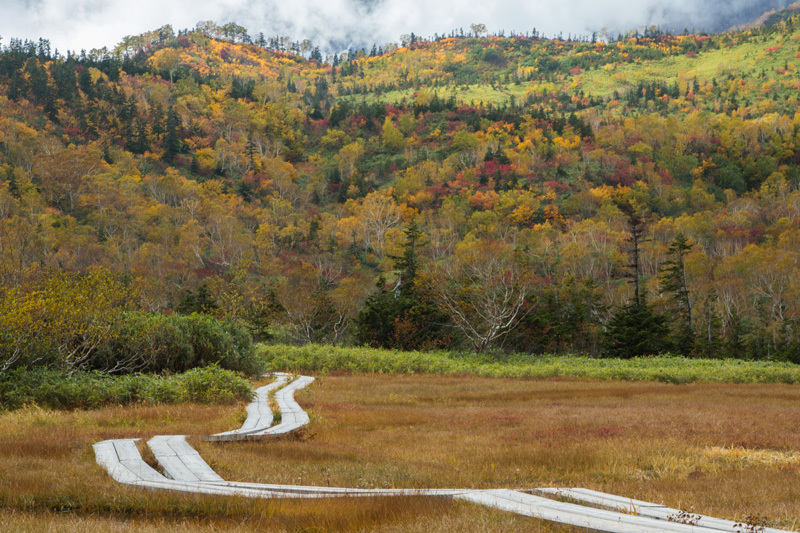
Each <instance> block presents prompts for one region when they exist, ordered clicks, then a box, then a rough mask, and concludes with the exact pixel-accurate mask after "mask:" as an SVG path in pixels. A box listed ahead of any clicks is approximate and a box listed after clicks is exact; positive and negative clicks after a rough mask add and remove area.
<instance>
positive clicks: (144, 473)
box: [93, 373, 788, 533]
mask: <svg viewBox="0 0 800 533" xmlns="http://www.w3.org/2000/svg"><path fill="white" fill-rule="evenodd" d="M313 381H314V378H312V377H308V376H300V377H298V378H296V379H292V376H290V375H288V374H282V373H280V374H275V381H273V382H272V383H270V384H269V385H267V386H265V387H261V388H259V389H257V390H256V391H255V392H256V395H255V398H254V400H253V402H252V403H250V405H248V407H247V420H245V422H244V424H243V425H242V427H241V428H239V429H236V430H232V431H226V432H224V433H218V434H216V435H208V436H205V437H203V438H205V439H208V440H213V441H237V440H249V439H264V438H270V437H276V436H279V435H286V434H288V433H291V432H293V431H297V430H299V429H300V428H302V427H303V426H304V425H306V424H308V422H309V418H308V414H307V413H306V412H305V411H303V409H302V408H301V407H300V405H299V404H298V403H297V402H296V401H295V399H294V393H295V392H296V391H297V390H299V389H302V388H304V387H307V386H308V385H309V384H311V383H312V382H313ZM273 392H274V399H275V403H276V404H277V405H278V408H279V409H280V417H281V420H280V423H278V424H276V425H272V424H273V421H274V417H273V413H272V410H271V409H270V405H269V404H270V401H269V396H270V394H271V393H273ZM137 440H138V439H116V440H106V441H102V442H98V443H96V444H94V445H93V447H94V452H95V456H96V458H97V463H98V464H99V465H101V466H102V467H103V468H105V469H106V471H108V473H109V474H110V475H111V477H112V478H113V479H114V480H115V481H117V482H118V483H122V484H125V485H133V486H137V487H142V488H148V489H155V490H173V491H180V492H191V493H198V494H213V495H220V496H244V497H250V498H335V497H374V496H429V497H440V498H453V499H457V500H463V501H469V502H473V503H476V504H480V505H485V506H487V507H493V508H495V509H501V510H504V511H510V512H514V513H519V514H521V515H525V516H531V517H535V518H540V519H543V520H549V521H552V522H558V523H561V524H566V525H570V526H575V527H579V528H585V529H590V530H595V531H603V532H608V533H633V532H640V533H656V532H669V533H720V532H721V531H725V532H729V533H737V532H744V531H747V530H748V528H747V527H743V526H741V525H739V524H736V523H734V522H732V521H730V520H722V519H719V518H713V517H708V516H700V515H692V517H691V519H687V517H686V516H685V515H683V516H682V515H681V512H680V511H679V510H677V509H671V508H669V507H665V506H663V505H659V504H655V503H649V502H644V501H639V500H632V499H629V498H624V497H621V496H615V495H613V494H605V493H602V492H596V491H592V490H588V489H580V488H565V489H560V488H541V489H532V490H530V491H517V490H507V489H494V490H471V489H351V488H337V487H313V486H302V485H272V484H264V483H243V482H230V481H225V480H224V479H222V477H220V476H219V475H218V474H217V473H216V472H214V470H213V469H212V468H211V467H210V466H209V465H208V463H206V462H205V461H204V460H203V458H202V457H201V456H200V454H199V453H197V451H196V450H195V449H194V448H192V447H191V445H190V444H189V443H188V442H187V441H186V437H185V436H184V435H158V436H155V437H153V438H152V439H150V440H149V441H148V442H147V445H148V446H149V447H150V449H151V450H152V452H153V455H154V456H155V458H156V461H157V462H158V465H159V467H160V468H161V469H162V471H163V473H162V472H159V471H158V470H156V469H154V468H153V467H151V466H150V465H148V464H147V463H146V462H145V461H144V460H143V459H142V456H141V454H140V453H139V449H138V447H137V444H136V443H137ZM532 493H535V494H532ZM684 522H686V523H684ZM689 522H690V523H689ZM753 530H754V531H758V532H760V533H788V532H784V531H783V530H778V529H772V528H763V529H761V528H754V529H753Z"/></svg>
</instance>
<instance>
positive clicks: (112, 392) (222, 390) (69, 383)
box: [0, 365, 252, 409]
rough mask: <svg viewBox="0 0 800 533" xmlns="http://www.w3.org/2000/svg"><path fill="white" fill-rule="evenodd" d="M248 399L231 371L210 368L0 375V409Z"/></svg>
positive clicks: (241, 381)
mask: <svg viewBox="0 0 800 533" xmlns="http://www.w3.org/2000/svg"><path fill="white" fill-rule="evenodd" d="M251 398H252V390H251V386H250V382H249V381H247V380H246V379H244V378H242V377H241V376H239V375H238V374H237V373H236V372H233V371H231V370H225V369H222V368H219V367H218V366H213V365H212V366H208V367H205V368H196V369H192V370H189V371H188V372H185V373H183V374H174V375H170V376H159V375H147V374H127V375H123V376H110V375H108V374H104V373H100V372H75V373H72V374H67V373H65V372H62V371H59V370H53V369H43V368H37V369H33V370H26V369H15V370H12V371H9V372H4V373H0V409H16V408H18V407H21V406H23V405H29V404H36V405H39V406H41V407H48V408H55V409H76V408H77V409H92V408H97V407H102V406H105V405H127V404H135V403H140V404H146V405H155V404H161V403H179V402H197V403H204V404H223V403H234V402H238V401H244V400H249V399H251Z"/></svg>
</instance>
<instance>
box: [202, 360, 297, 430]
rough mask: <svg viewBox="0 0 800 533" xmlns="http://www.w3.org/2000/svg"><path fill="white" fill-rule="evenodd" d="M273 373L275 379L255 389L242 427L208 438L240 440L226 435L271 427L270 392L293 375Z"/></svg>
mask: <svg viewBox="0 0 800 533" xmlns="http://www.w3.org/2000/svg"><path fill="white" fill-rule="evenodd" d="M273 375H274V376H275V381H273V382H272V383H269V384H267V385H265V386H263V387H259V388H258V389H256V390H255V398H254V399H253V401H252V402H250V403H249V404H248V405H247V408H246V410H247V419H246V420H245V421H244V423H243V424H242V427H241V428H239V429H234V430H231V431H224V432H222V433H217V434H215V435H210V436H208V437H207V438H208V440H213V441H223V440H238V439H227V438H225V437H227V436H229V435H230V436H236V435H242V434H248V433H253V432H259V431H264V430H265V429H267V428H269V427H270V426H271V425H272V422H273V420H274V418H273V414H272V409H271V408H270V406H269V394H270V392H271V391H273V390H275V389H277V388H279V387H282V386H283V385H285V384H286V382H288V381H289V379H290V377H291V376H290V375H289V374H285V373H283V372H276V373H275V374H273Z"/></svg>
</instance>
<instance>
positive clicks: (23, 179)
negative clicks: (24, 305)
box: [0, 18, 800, 362]
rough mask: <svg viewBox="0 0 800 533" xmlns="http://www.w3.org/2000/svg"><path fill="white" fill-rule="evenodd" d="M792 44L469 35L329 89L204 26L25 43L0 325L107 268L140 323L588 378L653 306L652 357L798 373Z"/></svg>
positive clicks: (366, 67) (309, 60)
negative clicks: (198, 317)
mask: <svg viewBox="0 0 800 533" xmlns="http://www.w3.org/2000/svg"><path fill="white" fill-rule="evenodd" d="M798 22H799V21H798V20H797V19H796V18H788V19H786V20H781V21H779V22H778V23H777V24H776V25H773V26H770V27H767V28H763V29H755V30H747V31H743V32H737V33H726V34H721V35H713V36H708V35H680V36H671V35H667V34H663V33H661V32H659V31H655V30H648V31H647V32H645V34H639V33H638V32H634V33H632V34H630V35H628V36H625V37H621V38H619V39H614V40H611V41H609V42H603V41H599V40H591V41H590V40H570V39H567V40H564V39H542V38H540V37H538V36H527V35H525V36H523V35H516V36H506V37H501V36H496V35H495V36H488V37H483V36H482V35H483V34H484V32H485V28H480V27H475V28H472V32H471V34H469V35H464V34H463V32H462V34H452V35H451V36H449V37H441V38H439V37H438V36H437V38H435V39H430V40H426V39H421V38H419V37H418V36H414V38H413V39H409V41H408V42H407V43H405V44H406V46H402V47H396V46H386V47H382V49H381V50H380V51H379V50H377V49H374V50H373V53H367V52H365V51H363V50H362V51H350V52H348V53H346V54H342V55H337V56H335V57H334V58H331V61H330V62H327V63H326V62H323V61H322V59H323V58H322V54H321V53H320V51H319V49H315V48H314V47H313V45H311V44H310V43H306V45H305V46H303V45H302V43H292V42H290V41H287V40H284V39H283V38H281V39H269V40H268V39H266V38H264V37H263V36H260V37H259V38H258V39H255V40H253V39H252V38H251V37H249V36H248V35H247V34H246V32H245V31H244V30H243V29H242V28H241V27H239V26H237V25H235V24H233V25H223V26H219V25H217V24H215V23H211V22H204V23H201V24H198V27H197V28H195V29H193V30H183V31H179V32H177V33H176V32H175V31H173V30H172V28H169V27H165V28H161V29H159V30H156V31H154V32H150V33H148V34H145V35H142V36H135V37H127V38H126V39H125V40H124V41H123V42H122V43H120V45H119V46H118V47H117V48H116V49H115V50H113V51H108V50H94V51H92V52H90V53H88V54H87V53H83V54H81V55H75V54H68V55H67V56H62V55H54V53H53V52H51V51H50V49H49V46H46V41H41V42H39V43H33V42H20V41H16V40H12V41H11V42H10V43H9V44H8V46H6V47H4V48H3V50H2V53H0V300H2V301H3V302H9V301H10V300H9V298H23V299H25V298H28V300H25V301H30V302H33V303H32V304H31V305H34V303H35V302H39V300H37V299H36V298H38V296H37V295H38V294H40V293H41V291H42V290H43V289H42V287H47V286H48V285H47V283H46V280H47V279H49V278H51V277H52V272H55V271H61V272H66V273H69V274H70V276H77V278H74V279H84V278H85V279H87V280H89V279H94V278H92V277H91V276H93V275H99V274H97V273H98V272H102V273H103V275H104V276H110V278H109V279H112V280H113V283H119V284H121V285H123V286H124V287H126V289H125V290H129V291H130V293H129V294H130V295H131V296H130V300H129V301H127V302H126V304H125V305H128V306H132V307H134V308H136V309H138V310H143V311H148V312H159V313H160V312H164V313H168V314H169V313H171V312H181V311H184V312H186V313H188V312H190V311H193V310H194V311H202V312H203V313H206V314H212V315H214V316H217V317H219V318H229V319H231V320H235V321H243V322H245V323H247V324H248V325H249V326H250V327H251V331H254V332H256V331H257V332H259V335H260V336H261V337H262V338H265V337H267V336H276V337H278V338H280V339H284V340H292V341H295V342H310V341H326V342H337V343H345V342H361V343H370V344H376V345H383V346H398V347H403V348H436V347H473V348H475V349H478V350H492V349H501V348H506V349H513V350H521V351H532V352H541V351H566V350H579V351H586V352H591V353H598V352H600V351H601V350H602V349H603V347H604V346H606V347H608V346H611V345H612V344H613V342H612V340H608V339H607V340H606V342H605V344H604V342H603V336H604V335H608V332H611V331H614V328H615V327H617V328H618V330H619V331H621V332H624V331H629V330H628V329H627V328H631V327H635V324H636V321H637V320H644V318H642V317H641V316H639V315H640V314H641V313H642V312H644V311H643V310H644V309H646V310H649V311H650V312H651V313H652V314H653V315H652V317H650V318H647V320H656V322H658V320H660V319H658V317H661V316H662V313H668V315H667V316H668V317H669V321H668V322H669V323H665V324H661V325H660V326H659V325H658V324H655V325H654V326H653V327H656V326H659V328H660V327H661V326H663V328H664V329H663V332H664V335H665V336H666V337H665V341H664V343H662V344H660V345H659V346H655V345H652V346H649V345H648V346H646V347H642V348H641V350H639V351H640V352H641V351H646V352H647V351H656V350H663V349H670V350H673V351H680V352H682V353H686V354H688V355H712V356H735V357H755V358H767V357H769V358H784V359H790V360H794V361H796V362H800V330H799V329H798V328H799V327H800V277H798V276H797V272H798V261H800V190H798V182H799V181H800V172H799V171H798V162H800V146H798V144H800V114H798V112H797V107H798V106H797V94H798V92H797V89H798V87H800V78H798V75H797V70H796V67H795V63H796V56H797V55H798V53H800V50H798V36H800V31H798V30H797V29H796V28H797V25H798ZM301 54H303V55H301ZM625 205H636V206H638V208H639V209H640V212H641V216H642V217H643V218H642V221H643V225H642V228H643V230H642V233H641V235H639V236H637V246H638V252H637V267H636V272H637V274H638V276H639V278H638V281H637V283H635V284H630V283H626V281H625V280H626V278H627V276H628V274H629V272H630V271H629V269H628V265H629V263H630V260H629V254H628V253H627V252H626V250H627V249H628V247H629V241H630V238H631V235H632V231H631V226H630V225H629V224H628V220H629V217H628V216H627V215H626V213H625V212H623V209H621V206H625ZM639 239H640V240H639ZM59 279H61V278H59ZM64 279H73V278H71V277H70V278H64ZM103 279H105V278H103ZM75 283H78V282H77V281H76V282H75ZM109 283H111V281H109ZM376 283H378V287H377V289H376V287H375V286H376ZM54 287H55V286H54ZM76 287H81V285H80V284H78V285H76ZM635 288H638V289H639V290H640V291H641V296H640V297H639V298H641V299H642V301H646V302H647V305H646V306H642V305H638V298H637V297H636V296H635V295H634V290H635ZM54 290H55V289H54ZM59 290H61V289H59ZM74 290H78V289H77V288H76V289H74ZM126 294H127V293H126ZM53 302H56V303H57V300H54V301H53ZM56 303H53V305H56ZM211 303H213V305H211ZM36 305H40V304H39V303H36ZM41 305H44V304H41ZM48 305H50V304H48ZM59 305H60V304H59ZM40 307H41V306H40ZM37 309H39V307H37ZM41 309H45V307H41ZM12 311H14V310H12V309H11V307H9V306H6V307H3V312H4V313H6V312H7V315H8V316H5V315H4V316H3V317H0V320H9V321H11V320H16V322H13V324H16V325H15V326H13V327H24V324H25V323H26V322H25V320H30V319H31V317H30V316H29V317H19V316H16V317H15V316H13V312H12ZM31 312H34V311H31ZM35 312H36V313H40V312H44V311H41V310H39V311H35ZM31 316H33V315H31ZM637 317H638V318H637ZM653 317H656V318H653ZM67 318H69V316H68V315H65V316H64V319H67ZM631 321H633V322H631ZM11 323H12V322H9V324H11ZM615 324H616V326H615ZM9 327H11V326H9ZM87 328H88V326H87ZM86 331H87V335H94V334H97V335H100V334H101V333H102V332H96V333H95V332H93V330H91V328H88V329H87V330H86ZM659 331H662V330H661V329H659ZM623 334H624V333H623ZM7 336H8V335H5V336H4V337H2V340H3V342H4V343H5V345H4V346H5V347H4V348H3V349H4V350H6V351H5V352H4V353H3V355H2V357H4V358H6V359H4V360H10V359H9V358H11V357H16V358H17V359H19V357H20V355H19V353H18V352H19V348H18V344H14V342H15V341H14V340H13V339H7V338H6V337H7ZM667 337H668V338H667ZM53 342H57V339H54V340H53ZM609 343H611V344H609ZM59 349H60V348H59ZM65 349H66V348H65ZM15 354H16V355H15Z"/></svg>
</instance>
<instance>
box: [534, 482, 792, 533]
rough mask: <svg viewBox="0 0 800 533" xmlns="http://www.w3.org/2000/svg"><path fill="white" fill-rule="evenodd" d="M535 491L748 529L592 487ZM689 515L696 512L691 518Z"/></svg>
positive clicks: (763, 532) (766, 531)
mask: <svg viewBox="0 0 800 533" xmlns="http://www.w3.org/2000/svg"><path fill="white" fill-rule="evenodd" d="M534 492H537V493H539V494H546V495H550V496H556V497H559V498H568V499H569V500H572V501H575V502H580V503H584V504H588V505H598V506H601V507H604V508H606V509H611V510H623V511H626V512H633V513H636V514H637V515H639V516H645V517H648V518H654V519H658V520H664V521H667V522H669V521H670V520H671V521H672V522H675V521H678V520H681V519H683V520H684V521H691V522H693V523H694V525H695V526H699V527H703V528H708V529H714V530H717V531H728V532H731V533H733V532H736V531H739V530H743V529H744V528H743V527H742V526H741V525H739V524H738V523H737V522H734V521H732V520H724V519H722V518H715V517H713V516H705V515H701V514H698V513H694V512H691V511H688V512H686V513H685V514H683V516H682V515H681V510H680V509H673V508H671V507H667V506H666V505H660V504H656V503H650V502H645V501H641V500H634V499H632V498H625V497H623V496H616V495H614V494H607V493H605V492H598V491H595V490H590V489H581V488H570V489H561V488H543V489H536V490H535V491H534ZM687 515H692V516H691V517H689V516H687ZM757 529H758V531H759V532H760V533H778V532H780V531H781V530H779V529H773V528H769V527H764V528H763V529H761V528H757Z"/></svg>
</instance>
